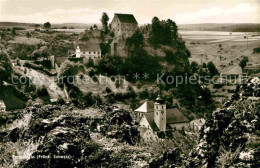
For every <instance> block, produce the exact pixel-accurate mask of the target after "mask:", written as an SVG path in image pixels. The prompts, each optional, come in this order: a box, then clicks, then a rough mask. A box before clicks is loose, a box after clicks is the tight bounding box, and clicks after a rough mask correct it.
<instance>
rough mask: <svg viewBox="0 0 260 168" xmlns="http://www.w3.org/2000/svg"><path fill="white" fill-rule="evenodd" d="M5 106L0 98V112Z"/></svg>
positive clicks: (4, 109) (3, 110)
mask: <svg viewBox="0 0 260 168" xmlns="http://www.w3.org/2000/svg"><path fill="white" fill-rule="evenodd" d="M5 111H6V106H5V103H4V101H3V100H0V112H5Z"/></svg>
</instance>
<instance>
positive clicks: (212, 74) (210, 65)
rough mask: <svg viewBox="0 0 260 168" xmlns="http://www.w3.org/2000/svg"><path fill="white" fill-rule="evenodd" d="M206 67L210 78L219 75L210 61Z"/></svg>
mask: <svg viewBox="0 0 260 168" xmlns="http://www.w3.org/2000/svg"><path fill="white" fill-rule="evenodd" d="M207 67H208V70H209V73H210V76H211V77H213V76H215V75H218V74H219V72H218V70H217V68H216V66H215V65H214V64H213V62H212V61H210V62H209V63H208V65H207Z"/></svg>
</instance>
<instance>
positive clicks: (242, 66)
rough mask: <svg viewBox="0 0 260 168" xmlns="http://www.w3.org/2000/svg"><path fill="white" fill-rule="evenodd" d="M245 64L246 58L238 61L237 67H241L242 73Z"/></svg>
mask: <svg viewBox="0 0 260 168" xmlns="http://www.w3.org/2000/svg"><path fill="white" fill-rule="evenodd" d="M247 62H248V58H243V59H242V60H241V61H240V63H239V66H240V67H241V69H242V71H244V68H245V67H246V64H247Z"/></svg>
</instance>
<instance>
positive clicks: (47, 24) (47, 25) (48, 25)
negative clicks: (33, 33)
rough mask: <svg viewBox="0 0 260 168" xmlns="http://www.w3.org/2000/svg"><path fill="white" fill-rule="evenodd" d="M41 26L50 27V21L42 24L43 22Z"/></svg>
mask: <svg viewBox="0 0 260 168" xmlns="http://www.w3.org/2000/svg"><path fill="white" fill-rule="evenodd" d="M43 27H44V28H45V29H49V28H51V24H50V22H46V23H44V24H43Z"/></svg>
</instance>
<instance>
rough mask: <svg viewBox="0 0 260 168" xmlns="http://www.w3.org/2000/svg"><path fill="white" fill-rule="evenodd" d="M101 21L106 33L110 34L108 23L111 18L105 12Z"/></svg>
mask: <svg viewBox="0 0 260 168" xmlns="http://www.w3.org/2000/svg"><path fill="white" fill-rule="evenodd" d="M100 21H101V23H102V26H103V29H104V30H105V32H108V26H107V23H108V21H109V17H108V15H107V14H106V13H105V12H103V14H102V18H101V19H100Z"/></svg>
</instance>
